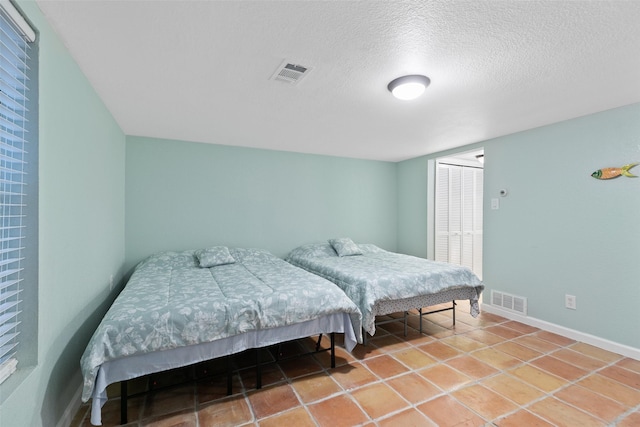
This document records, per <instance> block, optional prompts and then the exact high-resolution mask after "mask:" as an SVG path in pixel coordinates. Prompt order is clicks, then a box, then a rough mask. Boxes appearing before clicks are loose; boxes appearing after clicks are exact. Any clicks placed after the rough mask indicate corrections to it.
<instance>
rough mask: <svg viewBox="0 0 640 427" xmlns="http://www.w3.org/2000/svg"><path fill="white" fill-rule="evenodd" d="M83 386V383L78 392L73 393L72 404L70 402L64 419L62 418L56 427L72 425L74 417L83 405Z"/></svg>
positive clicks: (63, 416) (63, 415) (64, 413)
mask: <svg viewBox="0 0 640 427" xmlns="http://www.w3.org/2000/svg"><path fill="white" fill-rule="evenodd" d="M82 386H83V384H82V383H81V384H80V387H78V389H77V390H76V392H75V393H73V397H72V398H71V402H69V404H68V405H67V407H66V408H65V410H64V412H63V414H62V417H60V419H59V420H58V422H57V423H56V427H67V426H70V425H71V421H73V417H75V416H76V413H77V412H78V409H80V405H82Z"/></svg>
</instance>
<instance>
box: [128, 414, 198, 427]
mask: <svg viewBox="0 0 640 427" xmlns="http://www.w3.org/2000/svg"><path fill="white" fill-rule="evenodd" d="M140 426H141V427H197V426H198V420H197V417H196V413H195V412H194V411H193V410H190V411H184V412H181V413H178V414H173V415H165V416H162V417H159V418H155V419H154V418H152V419H148V420H144V421H143V422H141V423H140Z"/></svg>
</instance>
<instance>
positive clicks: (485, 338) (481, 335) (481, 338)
mask: <svg viewBox="0 0 640 427" xmlns="http://www.w3.org/2000/svg"><path fill="white" fill-rule="evenodd" d="M465 335H466V336H468V337H469V338H471V339H474V340H476V341H478V342H482V343H485V344H487V345H495V344H498V343H501V342H504V340H505V338H504V337H501V336H499V335H496V334H492V333H491V332H488V331H486V330H484V329H476V330H473V331H471V332H468V333H466V334H465Z"/></svg>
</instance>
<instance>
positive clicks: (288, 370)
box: [278, 357, 322, 378]
mask: <svg viewBox="0 0 640 427" xmlns="http://www.w3.org/2000/svg"><path fill="white" fill-rule="evenodd" d="M278 364H279V365H280V369H282V371H283V372H284V374H285V375H286V376H287V377H289V378H296V377H300V376H302V375H308V374H312V373H315V372H319V371H321V370H322V366H320V364H319V363H318V362H316V360H315V359H314V358H312V357H300V358H296V359H291V360H287V361H286V362H280V363H278Z"/></svg>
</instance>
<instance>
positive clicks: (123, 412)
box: [120, 380, 127, 424]
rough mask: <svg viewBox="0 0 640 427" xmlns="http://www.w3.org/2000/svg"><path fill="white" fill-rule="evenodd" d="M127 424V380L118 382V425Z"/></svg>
mask: <svg viewBox="0 0 640 427" xmlns="http://www.w3.org/2000/svg"><path fill="white" fill-rule="evenodd" d="M126 423H127V380H124V381H120V424H126Z"/></svg>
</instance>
